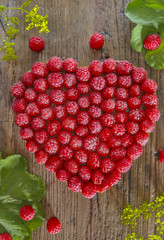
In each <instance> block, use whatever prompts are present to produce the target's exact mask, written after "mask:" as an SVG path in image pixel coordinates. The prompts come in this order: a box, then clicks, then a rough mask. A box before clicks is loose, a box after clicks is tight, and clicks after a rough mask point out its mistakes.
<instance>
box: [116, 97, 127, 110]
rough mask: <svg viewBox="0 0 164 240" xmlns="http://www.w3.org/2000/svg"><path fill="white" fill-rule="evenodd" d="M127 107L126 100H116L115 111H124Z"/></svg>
mask: <svg viewBox="0 0 164 240" xmlns="http://www.w3.org/2000/svg"><path fill="white" fill-rule="evenodd" d="M127 109H128V104H127V102H126V101H121V100H116V111H118V112H126V110H127Z"/></svg>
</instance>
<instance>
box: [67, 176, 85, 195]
mask: <svg viewBox="0 0 164 240" xmlns="http://www.w3.org/2000/svg"><path fill="white" fill-rule="evenodd" d="M82 185H83V183H82V181H81V179H80V178H79V177H78V176H73V177H71V178H70V179H69V180H68V188H69V189H70V190H71V191H73V192H80V191H81V190H82Z"/></svg>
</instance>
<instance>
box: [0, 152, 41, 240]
mask: <svg viewBox="0 0 164 240" xmlns="http://www.w3.org/2000/svg"><path fill="white" fill-rule="evenodd" d="M44 193H45V185H44V183H43V181H42V179H40V178H39V177H37V176H34V175H31V174H29V173H28V172H27V161H26V159H24V158H23V157H22V156H20V155H13V156H10V157H7V158H6V159H5V160H0V233H4V232H8V233H9V234H10V235H11V237H12V240H30V239H31V235H32V232H33V231H34V230H35V229H37V228H38V227H39V226H41V225H42V223H43V221H44V213H43V208H42V206H41V203H40V201H41V200H42V198H43V196H44ZM24 205H31V206H33V208H34V209H35V213H36V214H35V217H34V218H33V220H31V221H29V222H26V221H23V220H22V219H21V218H20V216H19V212H20V209H21V207H22V206H24Z"/></svg>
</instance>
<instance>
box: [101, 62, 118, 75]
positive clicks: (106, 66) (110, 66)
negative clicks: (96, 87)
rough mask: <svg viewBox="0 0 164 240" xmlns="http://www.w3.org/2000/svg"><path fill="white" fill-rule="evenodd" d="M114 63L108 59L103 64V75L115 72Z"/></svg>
mask: <svg viewBox="0 0 164 240" xmlns="http://www.w3.org/2000/svg"><path fill="white" fill-rule="evenodd" d="M116 65H117V64H116V62H115V61H114V59H112V58H108V59H106V60H105V61H104V62H103V70H104V72H105V73H111V72H114V71H115V70H116Z"/></svg>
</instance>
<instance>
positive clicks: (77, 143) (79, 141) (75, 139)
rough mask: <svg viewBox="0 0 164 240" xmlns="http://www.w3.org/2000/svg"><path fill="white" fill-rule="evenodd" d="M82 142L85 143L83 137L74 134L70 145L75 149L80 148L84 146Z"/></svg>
mask: <svg viewBox="0 0 164 240" xmlns="http://www.w3.org/2000/svg"><path fill="white" fill-rule="evenodd" d="M82 144H83V142H82V138H80V137H79V136H72V137H71V140H70V142H69V146H70V147H71V148H72V149H73V150H79V149H80V148H81V147H82Z"/></svg>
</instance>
